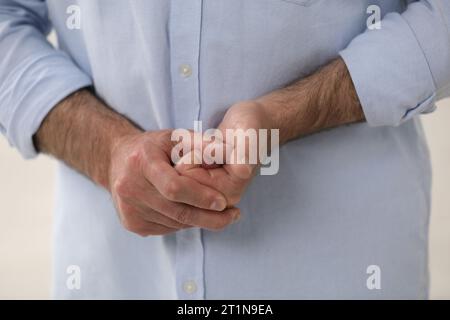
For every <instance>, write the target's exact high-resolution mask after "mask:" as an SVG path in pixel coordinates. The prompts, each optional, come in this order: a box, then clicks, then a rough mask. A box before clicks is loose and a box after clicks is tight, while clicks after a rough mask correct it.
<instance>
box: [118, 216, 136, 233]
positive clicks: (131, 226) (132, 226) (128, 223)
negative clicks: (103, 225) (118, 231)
mask: <svg viewBox="0 0 450 320" xmlns="http://www.w3.org/2000/svg"><path fill="white" fill-rule="evenodd" d="M122 226H123V227H124V228H125V229H126V230H128V231H130V232H133V233H139V232H140V226H139V224H137V223H136V222H135V221H133V220H132V219H129V218H127V217H125V218H124V219H122Z"/></svg>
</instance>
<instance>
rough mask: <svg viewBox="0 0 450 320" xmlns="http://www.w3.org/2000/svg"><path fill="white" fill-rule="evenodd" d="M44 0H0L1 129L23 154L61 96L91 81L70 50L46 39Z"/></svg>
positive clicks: (47, 25)
mask: <svg viewBox="0 0 450 320" xmlns="http://www.w3.org/2000/svg"><path fill="white" fill-rule="evenodd" d="M50 30H51V25H50V22H49V19H48V11H47V5H46V2H45V0H0V131H1V132H2V134H3V135H5V136H6V138H7V139H8V140H9V142H10V144H11V145H12V146H14V147H16V148H17V149H18V150H19V151H20V152H21V154H22V155H23V156H24V157H25V158H31V157H34V156H36V150H35V148H34V145H33V135H34V133H35V132H36V131H37V130H38V128H39V126H40V124H41V123H42V121H43V119H44V118H45V116H46V115H47V113H48V112H49V111H50V110H51V109H52V107H54V106H55V105H56V104H57V103H58V102H59V101H61V100H62V99H63V98H64V97H66V96H68V95H69V94H71V93H72V92H74V91H76V90H78V89H81V88H83V87H86V86H89V85H91V79H90V77H89V76H88V75H86V74H85V73H84V72H82V71H81V70H80V68H78V67H77V66H76V65H75V63H74V62H73V61H72V60H71V59H70V57H69V56H68V55H66V54H65V53H63V52H62V51H59V50H56V49H55V48H53V47H52V46H51V45H50V43H48V42H47V40H46V35H48V33H49V31H50Z"/></svg>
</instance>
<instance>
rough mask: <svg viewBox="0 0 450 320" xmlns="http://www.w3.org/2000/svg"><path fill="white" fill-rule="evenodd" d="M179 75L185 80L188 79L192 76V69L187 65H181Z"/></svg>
mask: <svg viewBox="0 0 450 320" xmlns="http://www.w3.org/2000/svg"><path fill="white" fill-rule="evenodd" d="M180 74H181V75H182V76H183V77H185V78H188V77H190V76H191V75H192V67H191V66H190V65H188V64H182V65H181V66H180Z"/></svg>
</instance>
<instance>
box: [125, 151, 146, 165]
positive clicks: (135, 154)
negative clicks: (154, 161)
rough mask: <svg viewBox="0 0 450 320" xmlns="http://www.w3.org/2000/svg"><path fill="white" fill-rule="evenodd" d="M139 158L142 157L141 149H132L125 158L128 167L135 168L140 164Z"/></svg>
mask: <svg viewBox="0 0 450 320" xmlns="http://www.w3.org/2000/svg"><path fill="white" fill-rule="evenodd" d="M141 158H142V152H141V149H140V148H138V149H136V150H133V151H132V152H131V153H130V154H129V155H128V157H127V159H126V163H127V165H128V167H131V168H136V167H138V166H139V165H140V162H141Z"/></svg>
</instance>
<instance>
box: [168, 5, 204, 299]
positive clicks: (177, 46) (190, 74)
mask: <svg viewBox="0 0 450 320" xmlns="http://www.w3.org/2000/svg"><path fill="white" fill-rule="evenodd" d="M201 20H202V0H190V1H186V0H172V1H171V13H170V23H169V37H170V61H171V76H172V114H173V122H174V126H175V128H187V129H193V127H194V121H195V120H198V115H199V111H200V98H199V80H200V79H199V57H200V40H201V39H200V38H201ZM176 243H177V249H176V285H177V294H178V298H179V299H203V298H204V291H205V290H204V278H203V275H204V273H203V254H204V252H203V244H202V234H201V230H200V229H199V228H192V229H188V230H182V231H179V232H177V234H176Z"/></svg>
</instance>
